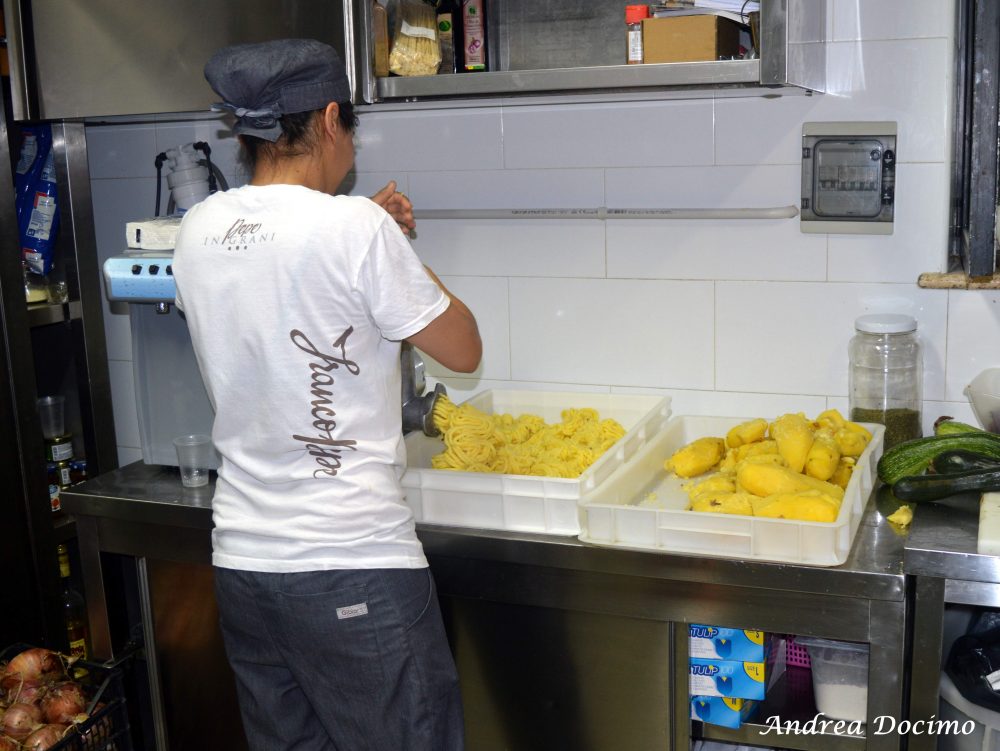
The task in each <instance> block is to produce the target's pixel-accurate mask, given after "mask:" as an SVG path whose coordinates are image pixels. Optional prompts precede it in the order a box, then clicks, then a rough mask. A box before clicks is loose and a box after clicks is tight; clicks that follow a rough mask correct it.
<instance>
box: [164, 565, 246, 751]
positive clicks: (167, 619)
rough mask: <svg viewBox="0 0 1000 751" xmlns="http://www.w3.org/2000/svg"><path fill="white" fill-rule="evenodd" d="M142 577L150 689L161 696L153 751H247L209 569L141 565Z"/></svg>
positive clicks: (206, 567) (202, 566)
mask: <svg viewBox="0 0 1000 751" xmlns="http://www.w3.org/2000/svg"><path fill="white" fill-rule="evenodd" d="M145 573H146V582H147V584H148V592H147V593H146V596H147V602H146V606H147V607H148V610H147V612H146V613H144V616H147V615H148V624H147V625H148V629H149V631H150V632H151V633H150V634H147V645H155V647H154V652H155V660H148V662H149V665H150V668H151V669H150V673H149V675H150V683H151V684H152V685H151V690H152V691H154V692H158V693H160V694H161V696H159V697H157V696H156V694H155V693H154V711H155V710H156V707H155V704H159V705H160V706H159V712H160V713H161V714H160V718H159V722H160V723H161V726H160V727H159V728H158V729H157V730H158V732H157V743H158V751H168V749H214V748H218V749H226V751H242V750H243V749H246V748H247V744H246V738H245V737H244V735H243V733H242V730H241V726H240V723H239V721H238V718H239V707H238V704H237V700H236V681H235V678H234V677H233V672H232V669H231V668H230V667H229V662H228V661H227V660H226V653H225V648H224V646H223V644H222V633H221V632H220V630H219V609H218V606H217V605H216V604H215V590H214V584H213V582H214V579H213V576H212V568H211V566H205V565H199V564H184V563H174V562H165V561H158V560H152V559H146V561H145ZM150 636H153V638H152V639H150ZM154 666H155V672H154V670H153V669H152V668H153V667H154ZM157 699H161V701H157ZM160 744H162V745H160Z"/></svg>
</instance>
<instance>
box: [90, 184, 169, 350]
mask: <svg viewBox="0 0 1000 751" xmlns="http://www.w3.org/2000/svg"><path fill="white" fill-rule="evenodd" d="M155 185H156V180H155V179H152V178H148V177H145V178H129V179H120V180H110V179H101V180H91V183H90V195H91V202H92V204H93V212H94V235H95V239H96V242H97V257H98V260H99V262H100V263H101V264H103V263H104V261H105V260H107V259H108V258H110V257H111V256H116V255H119V254H121V253H124V252H125V249H126V243H125V224H126V223H127V222H131V221H135V220H137V219H143V218H147V217H151V216H153V204H154V203H155V196H156V187H155ZM162 205H163V208H164V209H165V208H166V201H165V199H164V200H163V201H162ZM102 284H103V276H102ZM101 300H102V307H103V310H104V339H105V342H106V345H107V349H108V359H109V360H131V359H132V333H131V328H130V327H129V321H128V306H127V305H125V304H112V303H109V302H108V300H107V298H106V297H105V296H104V295H103V294H102V295H101Z"/></svg>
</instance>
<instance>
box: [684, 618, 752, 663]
mask: <svg viewBox="0 0 1000 751" xmlns="http://www.w3.org/2000/svg"><path fill="white" fill-rule="evenodd" d="M688 633H689V637H688V651H689V654H690V656H691V657H704V658H708V659H719V660H742V661H743V662H763V661H764V658H765V657H766V656H767V654H768V652H769V650H768V648H767V645H766V644H765V640H766V639H767V638H768V634H765V633H764V632H763V631H751V630H747V629H738V628H724V627H722V626H707V625H703V624H696V623H692V624H691V625H690V626H689V627H688Z"/></svg>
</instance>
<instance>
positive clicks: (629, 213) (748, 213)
mask: <svg viewBox="0 0 1000 751" xmlns="http://www.w3.org/2000/svg"><path fill="white" fill-rule="evenodd" d="M798 213H799V210H798V207H796V206H777V207H773V208H736V209H714V208H691V209H611V208H608V207H606V206H600V207H598V208H593V209H421V210H418V211H414V212H413V217H414V218H415V219H598V220H602V221H604V220H608V219H793V218H794V217H796V216H798Z"/></svg>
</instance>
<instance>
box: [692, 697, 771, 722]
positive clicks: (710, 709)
mask: <svg viewBox="0 0 1000 751" xmlns="http://www.w3.org/2000/svg"><path fill="white" fill-rule="evenodd" d="M756 709H757V702H755V701H751V700H750V699H728V698H723V697H721V696H692V697H691V719H692V720H701V721H702V722H707V723H708V724H709V725H719V726H720V727H724V728H738V727H739V726H740V725H742V724H743V723H744V722H746V721H747V720H748V719H749V718H750V716H751V715H753V713H754V711H755V710H756Z"/></svg>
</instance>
